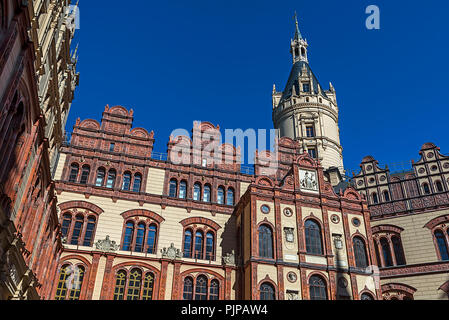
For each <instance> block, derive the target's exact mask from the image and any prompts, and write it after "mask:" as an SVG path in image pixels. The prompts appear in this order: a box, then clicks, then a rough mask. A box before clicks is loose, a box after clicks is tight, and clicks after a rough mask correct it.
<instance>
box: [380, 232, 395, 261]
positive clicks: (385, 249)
mask: <svg viewBox="0 0 449 320" xmlns="http://www.w3.org/2000/svg"><path fill="white" fill-rule="evenodd" d="M380 245H381V247H382V254H383V257H384V263H385V267H391V266H392V265H393V258H392V257H391V251H390V244H389V243H388V241H387V239H385V238H382V239H380Z"/></svg>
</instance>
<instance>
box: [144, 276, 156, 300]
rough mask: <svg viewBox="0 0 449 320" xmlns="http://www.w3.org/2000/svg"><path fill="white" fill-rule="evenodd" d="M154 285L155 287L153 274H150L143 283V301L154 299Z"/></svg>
mask: <svg viewBox="0 0 449 320" xmlns="http://www.w3.org/2000/svg"><path fill="white" fill-rule="evenodd" d="M153 285H154V275H153V274H152V273H151V272H148V273H147V274H146V276H145V280H144V282H143V293H142V300H151V299H153Z"/></svg>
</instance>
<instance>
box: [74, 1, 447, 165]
mask: <svg viewBox="0 0 449 320" xmlns="http://www.w3.org/2000/svg"><path fill="white" fill-rule="evenodd" d="M125 3H126V2H125ZM127 3H128V5H124V3H123V1H118V0H113V1H101V0H96V1H92V0H89V1H86V0H81V1H80V12H81V25H80V27H81V29H80V30H77V35H76V37H75V42H79V43H80V46H79V62H78V70H79V72H80V74H81V76H80V85H79V87H78V88H77V91H76V93H75V100H74V102H73V105H72V109H71V113H70V116H69V120H68V123H67V129H68V131H69V132H71V131H72V127H73V124H74V122H75V120H76V118H78V117H80V118H81V119H86V118H94V119H97V120H100V118H101V113H102V112H103V110H104V106H105V105H106V104H109V105H110V106H113V105H123V106H124V107H126V108H128V109H129V108H132V109H134V115H135V119H134V126H135V127H144V128H146V129H147V130H148V131H151V130H154V132H155V139H156V143H155V151H159V152H165V151H166V144H167V141H168V137H169V135H170V133H171V131H172V130H173V129H176V128H185V129H188V130H190V129H191V127H192V121H193V120H203V121H210V122H212V123H214V124H220V127H221V128H233V129H234V128H242V129H243V130H245V129H247V128H255V129H258V128H267V129H271V128H272V127H273V124H272V120H271V110H272V106H271V90H272V86H273V84H276V86H277V88H278V89H279V90H282V89H283V88H284V86H285V84H286V81H287V78H288V75H289V72H290V68H291V57H290V53H289V44H290V39H291V38H292V37H293V34H294V21H293V15H294V11H295V10H296V11H297V12H298V16H299V23H300V28H301V32H302V35H303V36H304V37H305V38H307V40H308V43H309V62H310V65H311V67H312V70H313V71H314V73H315V74H316V75H317V77H318V79H319V81H320V83H321V85H322V86H323V87H324V88H325V89H327V88H328V83H329V81H331V82H332V83H333V85H334V87H335V89H336V91H337V99H338V103H339V108H340V124H339V125H340V132H341V143H342V145H343V148H344V152H343V155H344V164H345V167H346V168H348V169H357V168H359V164H360V161H361V159H362V158H363V157H364V156H366V155H372V156H374V157H375V158H376V159H378V160H379V162H381V163H388V164H390V163H398V162H403V161H407V160H410V159H419V155H418V151H419V149H420V147H421V145H422V144H423V143H425V142H434V143H435V144H436V145H438V146H439V147H441V151H442V152H443V153H449V140H448V138H447V136H448V134H447V131H448V119H449V117H448V116H449V102H448V101H449V100H448V95H447V93H448V88H449V81H448V76H449V60H448V57H449V44H448V40H449V37H448V33H449V32H448V31H449V23H448V16H449V1H447V0H444V1H443V0H440V1H437V0H427V1H425V2H422V1H410V0H409V1H403V0H401V1H392V0H373V1H363V0H352V1H350V0H344V1H330V0H329V1H318V0H317V1H265V0H259V1H242V0H240V1H237V0H226V1H223V0H218V1H217V0H214V1H210V0H209V1H197V0H194V1H185V0H184V1H181V0H174V1H129V2H127ZM370 4H375V5H378V6H379V7H380V10H381V29H380V30H367V29H366V28H365V19H366V17H367V15H366V14H365V8H366V7H367V6H368V5H370Z"/></svg>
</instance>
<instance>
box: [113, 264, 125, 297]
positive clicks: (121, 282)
mask: <svg viewBox="0 0 449 320" xmlns="http://www.w3.org/2000/svg"><path fill="white" fill-rule="evenodd" d="M125 284H126V272H125V271H119V272H118V273H117V277H116V280H115V289H114V300H123V299H124V298H125Z"/></svg>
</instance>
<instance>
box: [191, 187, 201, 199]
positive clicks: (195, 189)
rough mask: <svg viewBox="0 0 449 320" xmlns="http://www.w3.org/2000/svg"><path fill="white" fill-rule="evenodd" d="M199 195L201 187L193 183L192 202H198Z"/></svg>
mask: <svg viewBox="0 0 449 320" xmlns="http://www.w3.org/2000/svg"><path fill="white" fill-rule="evenodd" d="M200 195H201V186H200V185H199V184H198V183H195V185H194V186H193V200H195V201H200Z"/></svg>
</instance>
